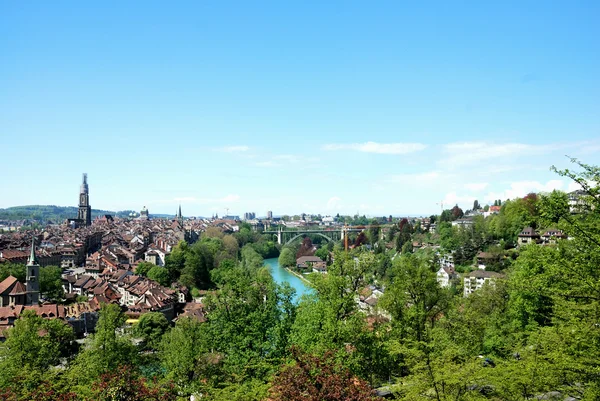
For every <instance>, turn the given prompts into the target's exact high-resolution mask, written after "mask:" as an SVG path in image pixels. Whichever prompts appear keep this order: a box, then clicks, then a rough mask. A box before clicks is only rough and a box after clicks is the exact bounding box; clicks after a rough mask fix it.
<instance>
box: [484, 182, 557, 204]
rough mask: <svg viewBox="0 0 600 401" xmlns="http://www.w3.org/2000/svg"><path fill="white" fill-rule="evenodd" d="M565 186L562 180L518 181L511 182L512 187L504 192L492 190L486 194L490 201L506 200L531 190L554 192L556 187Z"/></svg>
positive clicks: (518, 196) (487, 199)
mask: <svg viewBox="0 0 600 401" xmlns="http://www.w3.org/2000/svg"><path fill="white" fill-rule="evenodd" d="M563 186H564V182H563V181H562V180H550V181H548V182H547V183H545V184H542V183H541V182H538V181H517V182H513V183H511V184H510V188H508V189H506V190H504V191H503V192H490V193H488V194H487V195H486V196H485V200H486V201H488V202H491V201H494V200H496V199H501V200H506V199H515V198H522V197H524V196H525V195H527V194H528V193H531V192H536V193H538V192H552V191H553V190H555V189H561V188H562V187H563Z"/></svg>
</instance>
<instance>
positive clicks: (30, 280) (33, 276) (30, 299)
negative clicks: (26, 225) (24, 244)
mask: <svg viewBox="0 0 600 401" xmlns="http://www.w3.org/2000/svg"><path fill="white" fill-rule="evenodd" d="M39 276H40V265H39V264H38V261H37V258H36V257H35V236H32V237H31V255H30V256H29V261H28V262H27V266H26V273H25V295H26V297H27V300H26V305H37V304H38V302H39V300H40V283H39V278H40V277H39Z"/></svg>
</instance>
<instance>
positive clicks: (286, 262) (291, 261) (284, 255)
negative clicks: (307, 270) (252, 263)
mask: <svg viewBox="0 0 600 401" xmlns="http://www.w3.org/2000/svg"><path fill="white" fill-rule="evenodd" d="M278 261H279V265H280V266H283V267H294V266H296V256H295V255H294V252H293V251H292V250H291V249H290V248H287V247H286V248H283V249H282V250H281V254H280V255H279V260H278Z"/></svg>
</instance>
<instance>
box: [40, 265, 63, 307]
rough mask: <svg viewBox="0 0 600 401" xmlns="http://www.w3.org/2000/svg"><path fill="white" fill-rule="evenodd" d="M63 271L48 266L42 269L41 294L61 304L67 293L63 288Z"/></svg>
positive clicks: (56, 267)
mask: <svg viewBox="0 0 600 401" xmlns="http://www.w3.org/2000/svg"><path fill="white" fill-rule="evenodd" d="M61 274H62V269H61V268H60V267H58V266H46V267H41V268H40V292H41V293H42V295H43V296H44V297H45V298H47V299H50V300H54V301H58V302H60V301H61V300H62V299H63V297H64V295H65V291H64V290H63V287H62V277H61Z"/></svg>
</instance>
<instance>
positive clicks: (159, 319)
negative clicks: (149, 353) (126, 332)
mask: <svg viewBox="0 0 600 401" xmlns="http://www.w3.org/2000/svg"><path fill="white" fill-rule="evenodd" d="M168 329H169V321H168V320H167V318H166V317H165V315H163V314H162V313H160V312H148V313H144V314H143V315H142V316H141V317H140V319H139V321H138V322H137V323H136V325H135V326H134V334H135V335H136V336H139V337H141V338H142V339H143V340H144V342H145V343H146V346H147V347H148V348H150V349H157V348H158V346H159V344H160V341H161V339H162V336H163V334H165V332H166V331H167V330H168Z"/></svg>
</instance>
